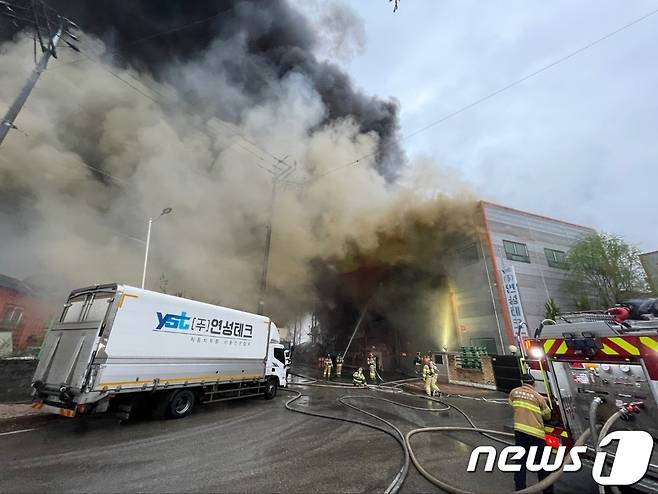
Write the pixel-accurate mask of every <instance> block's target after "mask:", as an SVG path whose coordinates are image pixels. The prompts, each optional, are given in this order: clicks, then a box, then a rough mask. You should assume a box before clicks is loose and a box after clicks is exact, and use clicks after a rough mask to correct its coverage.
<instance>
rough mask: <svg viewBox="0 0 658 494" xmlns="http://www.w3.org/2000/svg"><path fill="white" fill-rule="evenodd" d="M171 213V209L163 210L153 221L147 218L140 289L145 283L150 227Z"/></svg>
mask: <svg viewBox="0 0 658 494" xmlns="http://www.w3.org/2000/svg"><path fill="white" fill-rule="evenodd" d="M172 211H173V209H172V208H164V209H163V210H162V212H161V213H160V215H159V216H158V217H157V218H155V219H153V218H149V227H148V230H147V231H146V249H145V250H144V271H143V272H142V288H144V284H145V283H146V264H147V262H148V259H149V245H150V244H151V225H152V224H153V223H155V222H156V221H158V220H159V219H160V218H162V217H163V216H164V215H165V214H169V213H171V212H172Z"/></svg>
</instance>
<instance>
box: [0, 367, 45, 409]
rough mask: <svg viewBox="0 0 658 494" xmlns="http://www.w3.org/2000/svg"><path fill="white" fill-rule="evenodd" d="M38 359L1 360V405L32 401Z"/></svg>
mask: <svg viewBox="0 0 658 494" xmlns="http://www.w3.org/2000/svg"><path fill="white" fill-rule="evenodd" d="M37 363H38V360H37V359H18V358H17V359H0V403H18V402H22V401H30V399H31V398H30V397H31V392H32V389H31V388H30V384H31V382H32V376H34V371H35V370H36V368H37Z"/></svg>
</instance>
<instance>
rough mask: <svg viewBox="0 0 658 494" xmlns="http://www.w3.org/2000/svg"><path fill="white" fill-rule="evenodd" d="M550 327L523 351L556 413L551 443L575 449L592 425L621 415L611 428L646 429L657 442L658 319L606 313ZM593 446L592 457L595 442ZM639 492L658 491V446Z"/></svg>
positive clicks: (528, 341)
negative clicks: (620, 320)
mask: <svg viewBox="0 0 658 494" xmlns="http://www.w3.org/2000/svg"><path fill="white" fill-rule="evenodd" d="M545 323H546V324H543V325H542V326H540V328H538V329H537V330H536V332H535V335H534V337H533V338H527V337H525V338H524V337H521V338H520V340H521V341H520V346H521V348H522V349H523V354H524V360H525V365H526V366H527V368H528V369H529V371H530V373H531V374H532V375H533V376H534V377H535V379H536V381H537V389H538V391H540V392H542V393H543V394H545V396H546V397H547V400H548V401H549V404H550V405H551V407H552V410H553V415H552V417H551V420H550V421H548V422H547V426H546V443H547V444H548V445H549V446H553V447H557V446H559V445H565V446H568V447H571V446H572V445H573V443H574V441H575V440H576V438H578V436H580V435H581V434H582V433H583V432H584V431H585V430H587V429H588V428H589V429H590V430H591V428H590V424H591V423H592V422H593V421H595V422H596V423H597V424H599V425H600V424H602V423H603V422H605V420H606V419H607V418H608V417H610V416H611V415H613V414H614V413H615V412H617V411H619V410H621V411H622V412H623V419H625V420H619V421H617V422H615V424H614V426H613V427H612V430H644V431H646V432H648V433H649V434H651V435H652V436H653V438H654V442H656V441H658V318H655V317H653V318H647V319H645V320H637V321H629V320H627V321H624V322H623V323H618V322H616V321H615V318H614V316H613V315H609V314H605V313H572V314H567V315H564V316H562V317H561V318H560V320H559V321H545ZM553 323H554V324H553ZM593 403H594V404H593ZM638 412H639V413H638ZM595 430H596V425H595ZM594 436H595V437H596V434H595V435H594ZM587 446H588V451H589V452H590V453H592V457H593V453H594V452H595V451H596V449H595V448H596V444H595V443H594V442H593V441H592V440H591V439H590V440H589V443H588V444H587ZM603 451H607V450H606V449H605V448H604V449H603ZM608 453H609V454H608V455H607V458H608V459H609V460H610V462H612V461H613V460H614V454H613V453H612V452H610V451H608ZM634 487H635V488H638V489H640V490H642V491H645V492H658V448H654V451H653V455H652V457H651V460H650V464H649V469H648V470H647V473H646V475H645V477H644V478H643V479H642V480H641V481H640V482H639V483H638V484H636V485H635V486H634Z"/></svg>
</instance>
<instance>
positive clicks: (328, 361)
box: [322, 354, 334, 379]
mask: <svg viewBox="0 0 658 494" xmlns="http://www.w3.org/2000/svg"><path fill="white" fill-rule="evenodd" d="M333 366H334V363H333V362H332V361H331V355H329V354H327V356H326V357H325V359H324V373H323V374H322V377H323V378H324V379H329V378H330V377H331V368H332V367H333Z"/></svg>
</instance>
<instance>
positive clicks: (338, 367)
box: [336, 353, 343, 377]
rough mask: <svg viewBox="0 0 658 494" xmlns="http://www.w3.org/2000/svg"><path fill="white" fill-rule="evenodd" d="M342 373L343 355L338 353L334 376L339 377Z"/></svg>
mask: <svg viewBox="0 0 658 494" xmlns="http://www.w3.org/2000/svg"><path fill="white" fill-rule="evenodd" d="M342 373H343V356H342V355H341V354H340V353H339V354H338V355H336V377H340V376H341V374H342Z"/></svg>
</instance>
